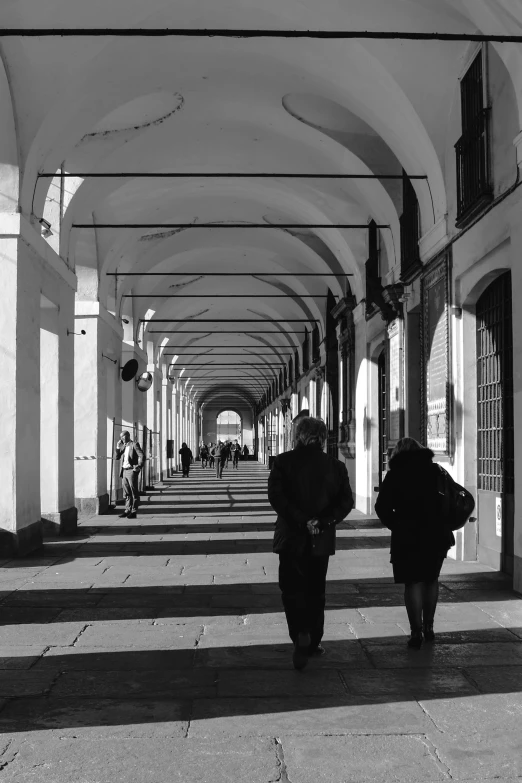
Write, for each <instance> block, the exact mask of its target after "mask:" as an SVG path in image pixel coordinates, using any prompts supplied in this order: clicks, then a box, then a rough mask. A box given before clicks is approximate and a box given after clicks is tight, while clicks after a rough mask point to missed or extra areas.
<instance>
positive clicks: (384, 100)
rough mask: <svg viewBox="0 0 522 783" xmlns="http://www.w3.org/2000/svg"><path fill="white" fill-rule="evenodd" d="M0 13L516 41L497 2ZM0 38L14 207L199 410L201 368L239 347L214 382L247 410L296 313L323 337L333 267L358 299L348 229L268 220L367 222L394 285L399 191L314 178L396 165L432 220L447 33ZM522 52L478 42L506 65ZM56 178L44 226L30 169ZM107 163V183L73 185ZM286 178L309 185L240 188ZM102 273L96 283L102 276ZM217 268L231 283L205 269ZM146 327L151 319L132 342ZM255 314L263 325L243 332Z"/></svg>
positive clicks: (324, 1)
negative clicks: (11, 134)
mask: <svg viewBox="0 0 522 783" xmlns="http://www.w3.org/2000/svg"><path fill="white" fill-rule="evenodd" d="M0 20H1V26H2V27H3V28H35V27H36V28H39V27H42V28H49V27H63V28H81V27H97V28H111V27H122V26H125V27H126V28H131V27H135V28H143V27H147V28H165V27H170V28H234V29H240V28H248V29H257V28H268V29H287V30H288V29H325V30H342V29H344V30H355V29H357V30H363V29H372V30H383V31H387V30H401V31H415V32H434V31H437V32H452V33H475V32H477V30H482V31H483V32H487V33H502V32H510V31H514V30H518V31H520V30H521V29H522V8H521V6H520V3H519V2H518V0H436V1H435V0H346V1H345V2H343V3H339V2H338V0H321V2H318V1H317V0H263V2H262V3H259V2H254V1H253V0H184V1H179V2H175V3H173V2H172V0H147V2H146V3H144V2H143V0H112V1H111V2H110V3H107V2H106V0H89V2H85V0H4V2H3V3H2V7H1V9H0ZM0 46H1V53H2V57H3V60H4V64H5V66H6V71H7V74H8V80H9V84H10V90H11V95H12V100H13V105H14V113H15V119H16V129H17V138H18V144H17V150H18V156H19V161H18V162H19V166H20V172H21V180H20V183H21V185H20V188H21V189H20V205H21V209H22V212H23V213H25V214H26V215H27V216H30V215H35V216H36V218H38V217H41V216H42V215H46V216H47V217H48V219H49V220H50V222H51V224H52V226H53V234H54V239H53V240H50V241H51V242H53V241H54V242H55V243H57V244H56V245H55V246H56V249H57V250H58V251H59V252H60V253H61V255H62V257H63V258H64V259H65V260H66V262H67V263H68V264H69V265H70V266H72V267H74V268H75V269H76V271H77V274H78V279H79V284H78V285H79V287H78V297H79V298H84V299H85V298H93V297H96V298H98V299H99V300H100V301H101V302H102V303H103V304H104V305H105V306H106V307H107V308H108V309H109V310H111V311H113V312H114V313H115V314H116V315H118V316H121V315H124V316H125V317H126V318H127V319H128V320H130V322H131V325H132V326H133V331H132V335H131V336H134V338H135V339H136V338H139V339H140V341H141V345H142V346H144V347H145V345H146V343H147V342H152V343H153V345H154V350H155V353H156V356H158V355H163V354H165V355H167V354H174V353H175V354H177V355H178V356H179V357H180V358H179V359H178V360H177V362H176V365H177V366H178V367H181V366H182V365H187V367H188V369H187V371H186V373H187V374H190V377H191V379H198V378H204V379H205V385H204V386H202V391H201V392H200V394H199V396H198V400H199V401H201V400H203V399H204V398H205V395H206V394H207V393H208V394H210V395H211V396H212V395H214V393H215V389H216V388H219V384H220V380H219V377H218V376H219V371H217V370H214V371H213V370H212V368H211V363H212V362H214V363H215V362H223V363H227V362H230V363H235V362H236V361H240V362H243V361H245V362H249V363H250V364H252V356H258V359H257V360H256V363H258V364H260V365H263V364H264V365H265V367H263V366H260V367H256V368H254V367H250V368H249V369H247V368H246V365H245V367H241V368H239V367H238V368H236V369H232V370H231V373H230V374H231V376H232V377H231V379H230V380H231V382H232V384H233V385H234V386H235V387H236V388H237V389H238V393H239V394H240V396H243V398H244V399H245V400H247V401H249V402H251V401H252V399H254V398H256V397H257V396H259V395H258V391H257V390H258V389H259V388H262V386H266V382H267V380H268V379H270V378H271V377H272V375H273V374H274V373H275V372H276V370H277V368H274V367H272V365H277V364H281V362H284V361H286V360H287V359H288V356H289V353H290V351H291V350H294V349H295V348H296V346H297V345H299V344H300V343H301V342H302V332H303V330H304V328H305V326H308V329H310V327H311V325H312V324H313V321H314V320H317V321H319V323H320V327H321V329H322V330H323V329H324V322H325V308H326V294H327V290H328V288H330V289H331V291H332V292H333V294H334V295H335V296H338V297H339V296H343V295H345V293H346V291H347V278H346V276H347V275H349V276H350V277H349V286H350V289H351V291H352V292H353V293H354V295H355V296H356V298H357V300H360V299H361V298H362V297H363V296H364V285H363V281H364V276H363V269H364V262H365V260H366V257H367V231H366V229H364V228H357V229H343V228H330V227H326V228H307V227H305V228H280V227H278V226H281V225H283V226H286V225H288V224H290V225H296V224H298V225H302V224H305V226H308V225H309V224H320V225H321V226H337V225H338V224H344V225H345V224H357V225H365V224H367V223H368V222H369V221H370V220H372V219H373V220H375V221H376V222H377V223H378V224H379V225H383V226H386V227H387V228H384V229H383V230H382V232H381V238H382V252H383V259H384V265H385V268H386V269H387V271H388V273H389V275H391V276H392V277H393V274H394V268H395V267H396V263H397V258H398V253H399V222H398V219H399V216H400V214H401V209H402V204H401V189H400V182H399V181H398V180H379V179H366V180H363V179H361V180H357V179H353V180H348V179H344V180H343V179H320V178H314V177H313V175H314V174H316V175H317V174H325V173H334V174H376V175H382V174H397V175H400V173H401V171H402V169H403V168H404V169H405V170H406V172H407V173H408V174H415V175H425V176H426V178H427V179H425V180H416V181H415V182H414V186H415V188H416V191H417V195H418V198H419V203H420V208H421V222H422V230H423V232H424V233H425V232H427V231H428V230H429V229H430V228H431V227H432V226H434V225H435V224H436V223H437V222H438V221H439V220H440V219H441V218H443V217H444V215H445V213H446V209H447V201H446V182H445V164H444V154H445V153H444V151H445V146H446V143H447V138H446V137H447V122H448V112H449V107H450V106H451V104H452V102H453V100H454V94H455V90H456V85H457V78H458V74H459V72H460V69H461V67H462V62H463V60H464V58H465V57H466V54H467V52H468V50H469V44H467V43H466V42H440V41H438V42H429V43H427V42H419V41H376V40H360V39H359V40H330V41H324V40H309V39H291V38H288V39H274V38H256V39H235V38H222V37H201V38H194V37H190V38H189V37H165V38H142V37H140V38H136V37H127V38H120V37H111V36H87V37H74V38H69V37H67V38H60V37H54V38H47V37H42V38H34V37H31V38H29V37H9V38H2V39H0ZM521 49H522V47H519V50H518V51H516V50H514V49H512V48H510V47H509V46H508V45H502V46H499V47H498V51H499V54H500V56H501V57H503V58H505V60H506V61H508V60H509V59H510V58H511V61H512V60H513V58H519V57H520V56H522V55H521ZM517 89H518V95H522V86H521V85H518V86H517ZM61 167H63V170H64V171H65V172H67V173H68V174H77V175H78V176H77V177H71V178H68V179H67V180H66V194H65V202H64V204H63V206H64V208H65V209H64V215H63V222H62V225H61V229H60V227H59V216H58V213H57V211H56V203H55V202H56V197H55V195H53V185H52V183H51V187H50V179H49V178H38V173H41V172H56V171H58V170H59V169H60V168H61ZM107 172H110V173H115V174H118V176H109V177H100V178H94V177H92V176H91V177H89V176H87V177H86V176H82V175H85V174H91V175H92V174H94V173H107ZM135 172H148V173H165V172H176V173H178V174H181V175H183V174H185V175H186V174H191V175H197V176H190V177H189V176H180V177H176V178H161V177H153V176H151V177H141V178H140V177H136V176H134V175H133V174H134V173H135ZM285 172H286V173H295V174H305V173H306V174H309V175H311V176H310V177H309V178H291V177H288V178H285V177H281V176H265V177H256V176H255V174H260V173H264V174H272V173H273V174H274V175H277V174H278V173H279V174H281V173H285ZM209 173H219V174H221V175H224V174H228V175H229V176H221V177H219V178H218V177H215V178H212V177H208V176H207V175H208V174H209ZM234 173H245V174H249V175H252V176H249V177H246V178H237V177H234V176H233V174H234ZM125 174H128V175H127V176H122V175H125ZM55 184H56V181H55ZM136 223H137V224H140V225H143V224H146V225H147V226H150V227H144V228H139V227H134V226H133V225H132V224H136ZM77 224H87V225H88V226H93V228H90V227H89V228H83V229H80V228H76V227H75V226H76V225H77ZM100 224H102V225H103V224H126V227H121V228H102V227H99V228H95V226H100ZM158 224H160V225H158ZM164 224H174V227H172V228H169V227H165V225H164ZM179 224H187V226H188V227H185V228H180V227H179ZM201 224H204V227H198V226H200V225H201ZM208 224H211V226H210V227H207V226H208ZM230 224H239V226H237V227H231V226H230ZM252 224H254V225H259V226H260V227H252ZM212 226H213V227H212ZM58 236H59V238H58ZM116 271H117V272H118V275H119V276H118V278H117V283H116V286H115V278H114V277H113V276H110V275H107V273H108V272H112V273H113V272H116ZM130 272H132V273H134V275H132V276H129V275H128V273H130ZM174 272H175V273H177V274H176V275H175V276H174V275H172V273H174ZM217 272H219V273H223V272H227V273H233V272H248V273H252V274H251V275H250V276H248V277H247V276H243V277H234V276H231V275H228V276H222V277H218V276H214V277H212V276H210V274H211V273H214V274H215V273H217ZM305 272H308V273H310V272H314V273H321V274H320V275H319V274H318V275H317V276H316V277H311V276H303V273H305ZM136 273H149V274H147V275H145V274H143V275H137V274H136ZM150 273H154V274H153V275H150ZM258 273H263V274H262V276H261V275H260V274H258ZM283 273H284V275H283ZM131 295H132V296H131ZM150 317H154V318H155V319H162V321H159V322H151V323H149V322H147V323H146V325H145V327H143V328H141V329H138V323H139V320H140V319H144V318H150ZM255 318H257V319H265V320H263V321H259V323H257V324H254V323H250V322H248V321H246V320H242V319H255ZM198 319H199V320H201V319H205V322H204V323H203V324H202V325H201V326H194V320H198ZM213 319H234V321H232V322H230V324H228V325H227V324H226V323H224V322H223V321H219V320H216V321H215V322H214V323H212V322H211V321H212V320H213ZM266 319H269V320H268V321H267V320H266ZM296 319H301V320H299V321H298V320H296ZM305 320H306V321H308V324H306V323H305ZM254 327H255V329H254ZM194 329H201V331H202V333H201V334H195V333H191V331H190V330H192V331H194ZM233 329H236V330H237V333H236V334H227V333H225V332H226V331H232V330H233ZM249 330H251V331H252V332H254V331H255V332H256V333H252V334H249V333H248V332H249ZM214 346H219V347H214ZM202 352H204V354H205V357H206V359H205V361H206V363H207V366H206V367H198V368H196V367H194V366H193V367H192V369H190V365H195V364H196V363H199V364H203V359H201V358H199V359H198V358H197V356H195V355H194V354H197V353H202ZM238 353H239V354H242V356H237V355H236V354H238ZM166 358H167V361H168V362H170V361H171V360H172V357H170V356H168V357H166ZM247 379H248V382H247ZM209 381H210V382H209Z"/></svg>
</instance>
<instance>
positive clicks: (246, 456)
mask: <svg viewBox="0 0 522 783" xmlns="http://www.w3.org/2000/svg"><path fill="white" fill-rule="evenodd" d="M249 453H250V452H249V451H248V446H247V445H246V443H245V445H244V446H243V459H248V455H249Z"/></svg>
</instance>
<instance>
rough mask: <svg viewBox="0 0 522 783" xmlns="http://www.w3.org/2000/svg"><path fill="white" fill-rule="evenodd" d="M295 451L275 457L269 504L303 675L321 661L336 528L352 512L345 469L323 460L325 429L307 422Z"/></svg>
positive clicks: (300, 425)
mask: <svg viewBox="0 0 522 783" xmlns="http://www.w3.org/2000/svg"><path fill="white" fill-rule="evenodd" d="M295 435H296V446H295V448H294V449H293V451H287V452H285V453H283V454H280V455H279V456H277V457H275V459H274V464H273V467H272V470H271V472H270V476H269V479H268V500H269V502H270V504H271V506H272V508H273V509H274V511H275V512H276V513H277V519H276V523H275V533H274V544H273V549H274V552H276V553H277V554H279V587H280V588H281V597H282V600H283V607H284V610H285V614H286V620H287V623H288V632H289V634H290V638H291V639H292V641H293V643H294V652H293V656H292V659H293V664H294V667H295V668H296V669H303V668H304V667H305V666H306V664H307V662H308V657H309V656H310V655H323V654H324V652H325V650H324V648H323V647H322V645H321V639H322V638H323V633H324V607H325V600H326V599H325V592H326V573H327V571H328V561H329V557H330V555H333V554H335V526H336V524H337V523H338V522H341V520H343V519H344V518H345V517H346V516H347V514H349V513H350V511H351V510H352V508H353V496H352V491H351V488H350V482H349V479H348V473H347V471H346V466H345V465H344V464H343V463H342V462H340V461H339V460H337V459H335V458H334V457H331V456H330V455H328V454H325V453H324V451H323V448H324V444H325V442H326V435H327V431H326V425H325V423H324V421H322V420H321V419H315V418H311V417H307V418H303V419H302V420H301V421H299V422H298V425H297V427H296V433H295Z"/></svg>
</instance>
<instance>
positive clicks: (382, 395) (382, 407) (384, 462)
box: [377, 351, 388, 482]
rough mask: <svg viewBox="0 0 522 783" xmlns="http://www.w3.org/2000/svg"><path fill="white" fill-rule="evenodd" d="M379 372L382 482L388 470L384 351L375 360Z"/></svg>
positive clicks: (380, 469)
mask: <svg viewBox="0 0 522 783" xmlns="http://www.w3.org/2000/svg"><path fill="white" fill-rule="evenodd" d="M377 369H378V374H379V481H380V482H382V480H383V478H384V474H385V473H386V471H387V470H388V438H387V424H388V400H387V385H386V384H387V378H386V352H385V351H382V352H381V353H380V355H379V358H378V360H377Z"/></svg>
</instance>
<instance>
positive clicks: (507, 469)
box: [476, 272, 514, 574]
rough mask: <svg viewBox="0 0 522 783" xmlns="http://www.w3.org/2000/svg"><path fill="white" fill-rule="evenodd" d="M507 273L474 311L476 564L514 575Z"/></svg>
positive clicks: (491, 285) (511, 385) (500, 277)
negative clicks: (475, 346) (475, 358)
mask: <svg viewBox="0 0 522 783" xmlns="http://www.w3.org/2000/svg"><path fill="white" fill-rule="evenodd" d="M511 301H512V300H511V272H505V273H504V274H502V275H500V276H499V277H497V279H496V280H494V281H493V283H491V284H490V285H489V286H488V287H487V288H486V290H485V291H484V293H483V294H482V296H481V297H480V299H479V300H478V301H477V306H476V328H477V517H478V531H477V532H478V541H477V547H478V559H479V560H480V561H481V562H483V563H486V564H488V565H490V566H492V567H494V568H499V569H502V570H503V571H506V572H507V573H510V574H512V573H513V527H514V437H513V436H514V427H513V327H512V306H511Z"/></svg>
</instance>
